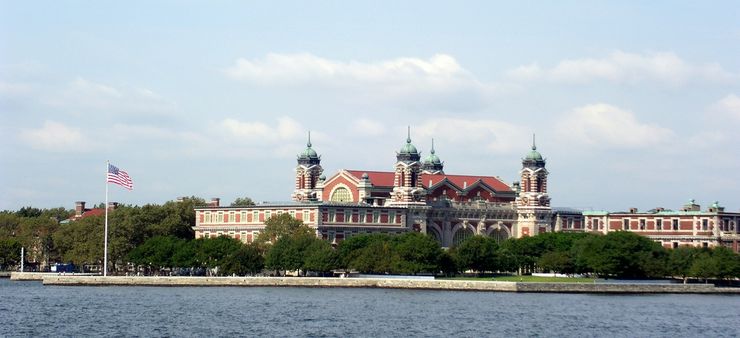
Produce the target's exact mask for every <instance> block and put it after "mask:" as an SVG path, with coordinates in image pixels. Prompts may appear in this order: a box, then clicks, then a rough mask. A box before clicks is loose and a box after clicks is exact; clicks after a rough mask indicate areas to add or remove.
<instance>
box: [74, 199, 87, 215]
mask: <svg viewBox="0 0 740 338" xmlns="http://www.w3.org/2000/svg"><path fill="white" fill-rule="evenodd" d="M84 212H85V202H84V201H77V202H75V216H76V217H80V216H82V214H83V213H84Z"/></svg>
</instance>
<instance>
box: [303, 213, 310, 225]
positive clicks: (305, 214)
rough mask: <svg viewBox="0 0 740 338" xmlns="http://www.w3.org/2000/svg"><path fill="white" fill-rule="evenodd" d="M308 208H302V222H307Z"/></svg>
mask: <svg viewBox="0 0 740 338" xmlns="http://www.w3.org/2000/svg"><path fill="white" fill-rule="evenodd" d="M308 218H309V217H308V210H303V223H308Z"/></svg>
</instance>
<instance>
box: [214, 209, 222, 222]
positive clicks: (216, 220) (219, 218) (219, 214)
mask: <svg viewBox="0 0 740 338" xmlns="http://www.w3.org/2000/svg"><path fill="white" fill-rule="evenodd" d="M223 221H224V213H223V211H219V212H218V218H216V219H215V220H213V222H214V223H221V222H223Z"/></svg>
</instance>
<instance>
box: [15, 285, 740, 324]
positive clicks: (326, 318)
mask: <svg viewBox="0 0 740 338" xmlns="http://www.w3.org/2000/svg"><path fill="white" fill-rule="evenodd" d="M111 335H113V336H193V337H195V336H197V337H227V336H228V337H232V336H280V337H285V336H311V337H347V336H364V337H390V336H397V337H409V336H413V337H447V336H463V337H489V336H500V337H514V336H517V337H518V336H541V337H550V336H562V337H575V336H579V337H582V336H603V337H646V336H649V337H689V336H690V337H732V336H740V296H733V295H694V294H680V295H675V294H667V295H666V294H662V295H653V294H648V295H596V294H535V293H497V292H454V291H430V290H393V289H349V288H291V287H282V288H261V287H253V288H250V287H74V286H43V285H42V284H41V283H40V282H14V281H10V280H8V279H0V336H33V337H37V336H75V337H80V336H111Z"/></svg>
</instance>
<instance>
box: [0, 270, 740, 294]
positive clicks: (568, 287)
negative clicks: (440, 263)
mask: <svg viewBox="0 0 740 338" xmlns="http://www.w3.org/2000/svg"><path fill="white" fill-rule="evenodd" d="M26 274H28V273H14V274H13V276H11V279H12V280H41V281H42V282H43V284H44V285H66V286H173V287H177V286H202V287H209V286H235V287H318V288H330V287H339V288H388V289H421V290H456V291H493V292H536V293H689V294H736V295H740V288H718V287H715V286H714V285H712V284H644V283H639V284H626V283H614V284H611V283H596V284H589V283H527V282H495V281H470V280H439V279H437V280H420V279H395V278H394V279H389V278H320V277H136V276H108V277H103V276H89V275H87V276H83V275H60V274H48V273H47V274H38V273H37V274H33V275H26ZM24 275H25V276H24Z"/></svg>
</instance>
